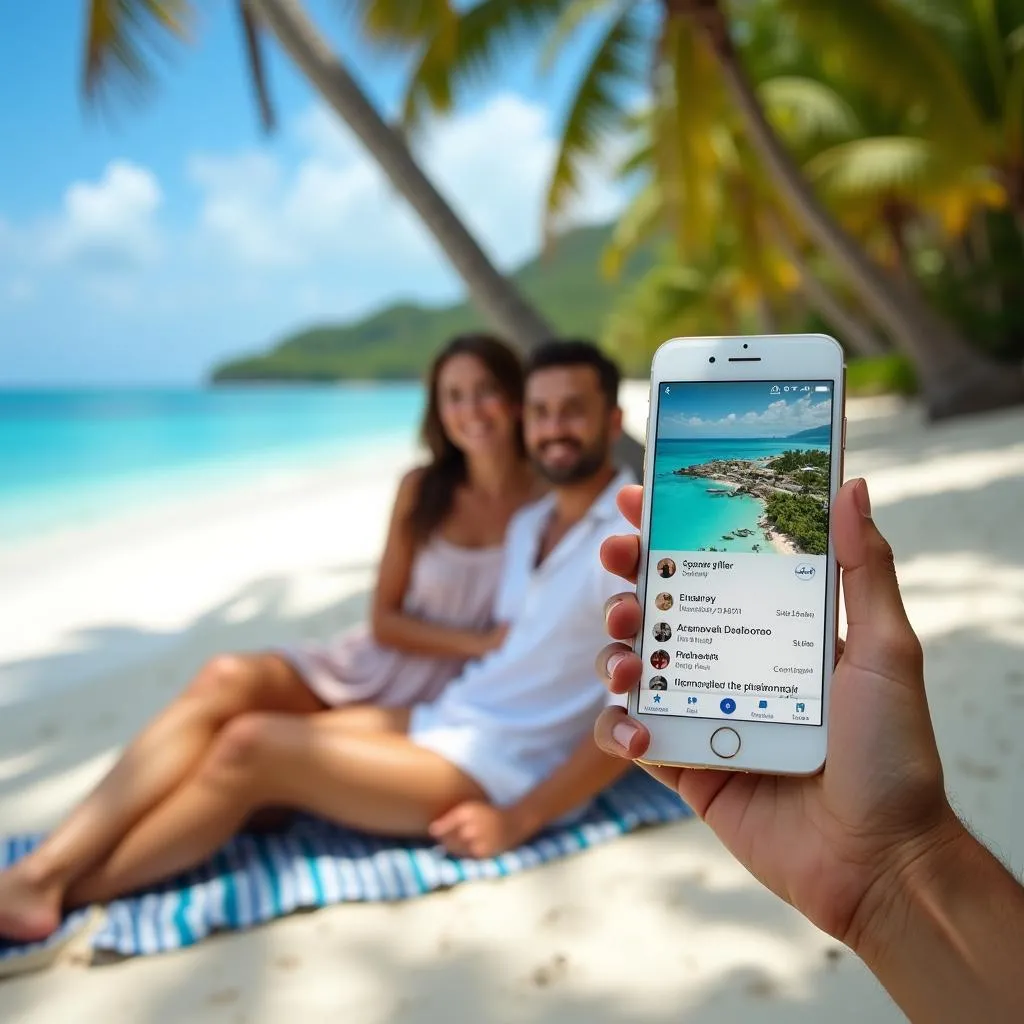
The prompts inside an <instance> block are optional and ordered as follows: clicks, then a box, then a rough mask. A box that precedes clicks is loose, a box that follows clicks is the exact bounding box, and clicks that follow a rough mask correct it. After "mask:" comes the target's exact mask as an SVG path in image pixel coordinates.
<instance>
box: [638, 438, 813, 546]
mask: <svg viewBox="0 0 1024 1024" xmlns="http://www.w3.org/2000/svg"><path fill="white" fill-rule="evenodd" d="M793 448H799V449H801V450H806V449H809V448H817V449H818V450H820V451H828V446H827V445H817V444H807V443H805V442H801V441H799V440H796V439H793V438H783V439H778V438H740V439H736V438H723V439H700V440H692V439H687V440H661V441H659V442H658V445H657V450H656V452H655V459H654V502H653V505H652V516H651V519H652V529H651V548H652V549H654V550H658V551H663V550H668V551H699V550H700V549H701V548H709V547H715V548H718V550H719V551H752V550H753V547H754V545H755V544H758V545H759V546H760V550H761V551H768V550H770V546H769V545H768V544H766V543H765V539H764V534H763V532H762V531H761V530H759V529H758V526H757V520H758V518H759V517H760V516H761V514H762V512H763V511H764V505H763V503H762V502H760V501H758V500H757V498H752V497H750V496H749V495H746V494H742V495H740V496H739V497H736V498H725V497H714V496H713V495H711V494H709V493H708V489H709V488H718V485H717V484H715V483H714V481H712V480H704V479H700V478H698V477H685V476H676V475H674V471H675V470H677V469H681V468H682V467H684V466H699V465H700V464H701V463H704V462H711V461H712V460H714V459H760V458H765V457H767V456H771V455H781V454H782V453H783V452H784V451H787V450H789V449H793ZM739 529H748V530H754V531H755V532H754V534H753V536H750V537H741V538H735V539H733V540H722V536H723V535H724V534H727V533H732V532H733V531H735V530H739Z"/></svg>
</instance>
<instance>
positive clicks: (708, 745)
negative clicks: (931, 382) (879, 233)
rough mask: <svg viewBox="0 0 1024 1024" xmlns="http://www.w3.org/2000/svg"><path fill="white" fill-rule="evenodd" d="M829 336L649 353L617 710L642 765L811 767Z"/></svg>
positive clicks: (822, 609) (821, 635) (826, 657)
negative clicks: (628, 657)
mask: <svg viewBox="0 0 1024 1024" xmlns="http://www.w3.org/2000/svg"><path fill="white" fill-rule="evenodd" d="M844 378H845V368H844V363H843V350H842V348H841V347H840V345H839V343H838V342H837V341H836V340H835V339H834V338H830V337H827V336H825V335H820V334H802V335H782V336H774V337H772V336H756V337H735V338H675V339H673V340H672V341H667V342H665V344H663V345H662V346H661V347H660V348H659V349H658V351H657V352H656V353H655V356H654V360H653V363H652V367H651V403H650V421H649V424H648V431H647V456H646V461H645V465H644V505H643V519H642V523H641V533H640V545H641V557H640V569H639V574H638V579H637V597H638V599H639V601H640V604H641V608H642V611H643V626H642V628H641V631H640V633H639V634H638V636H637V640H636V642H635V644H634V649H635V650H637V651H638V652H639V654H640V657H641V659H642V664H643V672H642V675H641V679H640V683H639V686H638V687H636V688H635V689H634V690H633V691H631V693H630V695H629V712H630V714H631V715H633V716H634V717H636V718H637V720H638V721H641V722H643V723H644V725H646V726H647V728H648V729H649V730H650V734H651V744H650V748H649V749H648V751H647V754H646V755H645V757H644V761H645V762H648V763H653V764H671V765H688V766H693V767H699V768H709V767H710V768H725V769H731V770H736V771H748V772H767V773H773V774H783V775H811V774H814V773H815V772H817V771H819V770H820V769H821V767H822V766H823V765H824V763H825V753H826V748H827V732H828V726H827V723H828V694H829V682H830V679H831V675H832V667H833V665H834V663H835V646H836V619H837V615H838V593H839V590H838V573H837V567H836V562H835V558H834V555H833V552H832V541H831V536H830V531H829V512H830V509H831V507H832V502H833V500H834V498H835V494H836V491H837V490H838V489H839V485H840V483H841V482H842V473H843V450H844V448H845V435H846V417H845V416H844V407H845V389H844V383H845V380H844Z"/></svg>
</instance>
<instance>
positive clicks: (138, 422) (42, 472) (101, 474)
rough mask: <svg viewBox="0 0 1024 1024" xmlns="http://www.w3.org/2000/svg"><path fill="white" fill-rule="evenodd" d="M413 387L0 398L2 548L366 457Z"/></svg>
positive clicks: (393, 427)
mask: <svg viewBox="0 0 1024 1024" xmlns="http://www.w3.org/2000/svg"><path fill="white" fill-rule="evenodd" d="M422 408H423V393H422V389H421V388H420V387H419V386H418V385H413V384H409V385H380V386H362V385H358V386H344V387H290V388H263V387H245V388H235V389H198V388H197V389H166V390H128V389H123V390H80V391H79V390H8V391H3V390H0V541H9V540H12V539H19V538H22V537H26V536H30V535H36V534H39V533H44V532H48V531H51V530H54V529H60V528H64V527H71V526H80V525H86V524H90V523H94V522H98V521H102V520H104V519H106V518H109V517H110V516H111V515H112V514H115V513H117V512H122V511H124V510H125V509H126V508H134V507H142V506H146V505H156V504H160V503H161V502H164V501H166V500H167V499H168V498H170V497H182V496H185V497H188V496H190V495H191V494H195V493H203V492H206V491H213V490H216V489H218V488H224V487H226V486H229V485H233V484H236V483H237V482H239V481H242V480H246V479H257V478H260V477H262V476H264V475H266V474H267V473H270V472H275V471H280V470H282V469H290V468H306V467H310V466H315V465H324V466H329V465H330V462H331V460H334V459H338V458H344V457H346V456H351V455H353V454H360V453H363V454H365V453H369V452H372V450H373V448H374V447H375V446H378V445H380V444H381V442H395V441H400V440H408V439H409V438H411V437H412V436H413V433H414V431H415V430H416V427H417V425H418V422H419V417H420V415H421V412H422Z"/></svg>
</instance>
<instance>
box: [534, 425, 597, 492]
mask: <svg viewBox="0 0 1024 1024" xmlns="http://www.w3.org/2000/svg"><path fill="white" fill-rule="evenodd" d="M554 444H568V445H572V446H573V447H576V448H578V450H579V455H578V457H577V458H576V461H575V462H572V463H568V464H566V465H563V466H548V465H545V463H544V462H543V454H544V449H545V448H547V447H548V446H549V445H554ZM607 458H608V435H607V433H605V434H603V435H602V436H601V437H599V438H598V439H597V440H596V441H595V442H594V444H593V445H591V446H590V447H589V448H584V447H583V446H582V445H580V444H579V442H578V441H576V439H575V438H567V437H562V438H558V439H557V440H555V441H548V442H547V443H546V444H544V445H542V446H541V448H540V449H539V450H538V451H535V452H530V463H531V465H532V466H533V468H534V469H535V470H536V471H537V472H538V473H539V474H540V475H541V476H542V477H543V478H544V479H545V480H547V482H548V483H549V484H555V485H556V486H561V485H564V484H579V483H583V481H584V480H589V479H590V478H591V477H592V476H595V475H596V474H597V472H598V471H599V470H600V469H601V468H602V466H604V464H605V461H606V460H607Z"/></svg>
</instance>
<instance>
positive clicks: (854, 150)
mask: <svg viewBox="0 0 1024 1024" xmlns="http://www.w3.org/2000/svg"><path fill="white" fill-rule="evenodd" d="M935 162H936V153H935V147H934V146H933V145H932V144H931V143H929V142H928V140H926V139H920V138H912V137H909V136H893V137H887V138H869V139H853V140H852V141H850V142H843V143H840V144H839V145H837V146H832V147H830V148H829V149H826V150H824V151H823V152H821V153H819V154H818V155H817V156H816V157H814V158H813V159H812V160H810V161H808V162H807V163H806V164H805V165H804V173H805V174H806V175H807V176H808V178H810V179H811V180H812V181H814V182H816V183H817V184H818V185H820V186H821V187H822V189H823V190H824V191H825V192H827V193H831V194H833V195H845V196H854V195H859V194H866V193H871V194H876V195H877V194H880V193H886V192H903V191H906V190H910V189H915V188H920V187H921V186H923V185H924V184H925V182H926V181H927V180H929V179H930V178H931V177H932V176H933V172H934V169H935Z"/></svg>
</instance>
